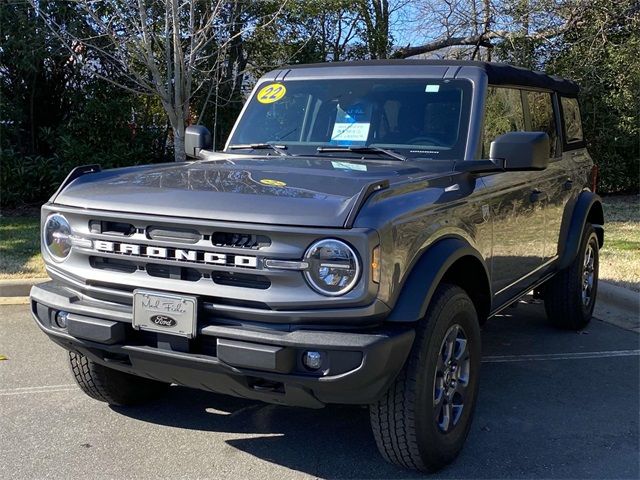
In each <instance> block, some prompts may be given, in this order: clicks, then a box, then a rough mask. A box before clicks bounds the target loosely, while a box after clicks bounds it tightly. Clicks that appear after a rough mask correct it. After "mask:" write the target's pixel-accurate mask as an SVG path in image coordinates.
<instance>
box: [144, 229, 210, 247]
mask: <svg viewBox="0 0 640 480" xmlns="http://www.w3.org/2000/svg"><path fill="white" fill-rule="evenodd" d="M147 238H149V239H151V240H159V241H163V242H175V243H189V244H194V243H198V242H199V241H200V240H201V239H202V233H200V232H198V231H197V230H194V229H190V228H166V227H148V228H147Z"/></svg>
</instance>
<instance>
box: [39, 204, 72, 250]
mask: <svg viewBox="0 0 640 480" xmlns="http://www.w3.org/2000/svg"><path fill="white" fill-rule="evenodd" d="M42 237H43V245H44V248H45V249H46V251H47V253H48V254H49V255H50V256H51V258H53V259H54V260H55V261H57V262H62V261H64V260H65V259H66V258H67V257H68V256H69V253H71V244H72V235H71V225H69V222H68V221H67V219H66V218H64V217H63V216H62V215H60V214H59V213H54V214H53V215H49V217H48V218H47V220H46V221H45V223H44V228H43V230H42Z"/></svg>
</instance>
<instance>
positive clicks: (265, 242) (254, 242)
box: [211, 232, 271, 249]
mask: <svg viewBox="0 0 640 480" xmlns="http://www.w3.org/2000/svg"><path fill="white" fill-rule="evenodd" d="M211 243H212V244H213V245H215V246H216V247H236V248H251V249H259V248H264V247H268V246H270V245H271V239H270V238H269V237H267V236H265V235H253V234H250V233H233V232H215V233H214V234H213V235H211Z"/></svg>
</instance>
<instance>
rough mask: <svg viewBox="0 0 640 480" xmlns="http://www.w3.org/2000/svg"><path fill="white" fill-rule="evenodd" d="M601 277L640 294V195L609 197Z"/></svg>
mask: <svg viewBox="0 0 640 480" xmlns="http://www.w3.org/2000/svg"><path fill="white" fill-rule="evenodd" d="M603 202H604V219H605V225H604V247H603V248H602V251H601V254H600V278H601V279H602V280H605V281H607V282H610V283H613V284H616V285H619V286H621V287H626V288H629V289H631V290H635V291H637V292H640V196H639V195H627V196H616V197H605V198H604V199H603Z"/></svg>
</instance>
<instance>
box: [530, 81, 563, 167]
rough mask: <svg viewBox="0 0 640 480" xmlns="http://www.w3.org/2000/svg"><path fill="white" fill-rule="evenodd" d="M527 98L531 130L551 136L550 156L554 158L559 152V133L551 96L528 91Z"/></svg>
mask: <svg viewBox="0 0 640 480" xmlns="http://www.w3.org/2000/svg"><path fill="white" fill-rule="evenodd" d="M526 96H527V103H528V104H529V117H530V119H531V127H530V130H531V131H532V132H545V133H546V134H547V135H549V146H550V151H549V156H550V157H551V158H554V157H555V156H556V150H557V131H556V121H555V118H554V115H553V103H552V100H551V94H550V93H546V92H532V91H528V92H526Z"/></svg>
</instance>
